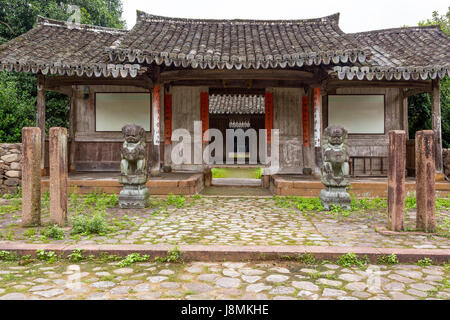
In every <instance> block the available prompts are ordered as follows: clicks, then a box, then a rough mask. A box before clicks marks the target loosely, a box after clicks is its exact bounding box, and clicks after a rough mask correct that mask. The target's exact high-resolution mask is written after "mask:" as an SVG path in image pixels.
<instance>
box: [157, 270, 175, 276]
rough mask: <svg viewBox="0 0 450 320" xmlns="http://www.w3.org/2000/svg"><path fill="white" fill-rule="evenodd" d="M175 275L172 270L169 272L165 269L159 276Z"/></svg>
mask: <svg viewBox="0 0 450 320" xmlns="http://www.w3.org/2000/svg"><path fill="white" fill-rule="evenodd" d="M174 273H175V272H173V271H172V270H169V269H164V270H161V271H160V272H158V274H160V275H163V276H170V275H172V274H174Z"/></svg>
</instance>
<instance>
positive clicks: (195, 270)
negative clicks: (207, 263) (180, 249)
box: [184, 266, 203, 273]
mask: <svg viewBox="0 0 450 320" xmlns="http://www.w3.org/2000/svg"><path fill="white" fill-rule="evenodd" d="M184 270H185V271H187V272H189V273H201V272H203V267H200V266H192V267H189V268H186V269H184Z"/></svg>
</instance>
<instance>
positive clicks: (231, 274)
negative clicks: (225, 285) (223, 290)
mask: <svg viewBox="0 0 450 320" xmlns="http://www.w3.org/2000/svg"><path fill="white" fill-rule="evenodd" d="M222 273H223V275H224V276H227V277H231V278H236V277H239V276H240V275H241V274H240V273H239V272H237V271H235V270H233V269H224V270H223V271H222Z"/></svg>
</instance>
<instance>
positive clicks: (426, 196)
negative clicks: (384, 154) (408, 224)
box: [416, 130, 436, 232]
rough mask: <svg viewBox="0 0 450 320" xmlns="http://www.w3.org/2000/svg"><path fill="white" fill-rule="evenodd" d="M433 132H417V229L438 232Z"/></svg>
mask: <svg viewBox="0 0 450 320" xmlns="http://www.w3.org/2000/svg"><path fill="white" fill-rule="evenodd" d="M434 140H435V137H434V132H433V130H424V131H417V132H416V203H417V213H416V228H417V229H418V230H424V231H426V232H435V231H436V202H435V201H436V199H435V186H434V182H435V172H436V171H435V163H436V162H435V159H434V157H435V150H434V148H433V144H434Z"/></svg>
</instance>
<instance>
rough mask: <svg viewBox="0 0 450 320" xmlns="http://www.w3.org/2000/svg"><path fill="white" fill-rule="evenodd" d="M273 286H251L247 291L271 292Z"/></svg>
mask: <svg viewBox="0 0 450 320" xmlns="http://www.w3.org/2000/svg"><path fill="white" fill-rule="evenodd" d="M270 289H272V286H266V285H265V284H264V283H257V284H250V285H248V286H247V288H246V289H245V290H246V291H247V292H253V293H258V292H261V291H264V290H270Z"/></svg>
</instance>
